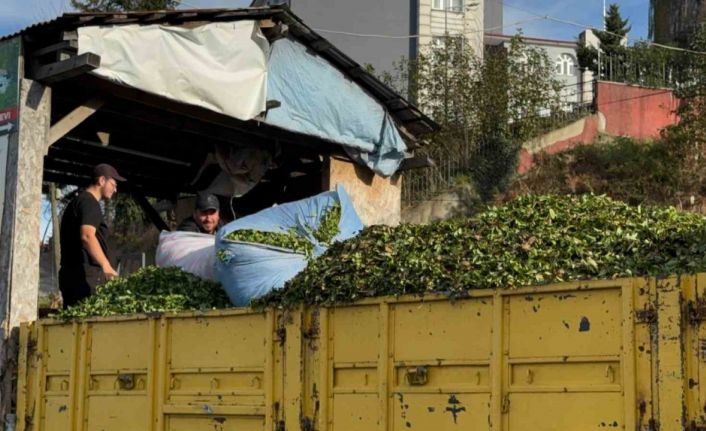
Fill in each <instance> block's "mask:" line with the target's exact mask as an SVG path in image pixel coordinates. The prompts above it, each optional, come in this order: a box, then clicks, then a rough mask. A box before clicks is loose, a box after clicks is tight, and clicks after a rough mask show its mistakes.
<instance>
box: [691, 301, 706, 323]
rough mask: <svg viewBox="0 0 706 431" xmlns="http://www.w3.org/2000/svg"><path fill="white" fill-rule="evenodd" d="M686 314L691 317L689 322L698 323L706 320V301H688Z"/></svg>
mask: <svg viewBox="0 0 706 431" xmlns="http://www.w3.org/2000/svg"><path fill="white" fill-rule="evenodd" d="M686 316H687V318H688V319H689V324H691V325H697V324H699V323H700V322H703V321H704V320H706V303H705V302H704V301H702V300H699V301H687V303H686Z"/></svg>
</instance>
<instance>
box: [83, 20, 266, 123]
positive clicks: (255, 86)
mask: <svg viewBox="0 0 706 431" xmlns="http://www.w3.org/2000/svg"><path fill="white" fill-rule="evenodd" d="M78 35H79V45H78V46H79V54H82V53H85V52H92V53H94V54H98V55H100V57H101V66H100V67H99V68H98V69H96V70H95V71H93V73H94V74H96V75H99V76H102V77H105V78H108V79H110V80H112V81H116V82H118V83H120V84H123V85H127V86H130V87H134V88H138V89H140V90H143V91H147V92H150V93H153V94H158V95H160V96H164V97H166V98H169V99H172V100H176V101H179V102H183V103H188V104H191V105H196V106H201V107H204V108H208V109H210V110H213V111H216V112H219V113H222V114H226V115H229V116H232V117H235V118H238V119H240V120H250V119H252V118H254V117H255V116H257V115H259V114H260V113H262V112H263V111H265V102H266V96H267V52H268V50H269V43H268V42H267V39H266V38H265V37H264V35H263V34H262V32H261V31H260V29H259V27H258V26H257V24H256V22H255V21H236V22H219V23H211V24H206V25H203V26H200V27H197V28H193V29H187V28H183V27H177V26H164V25H147V26H141V25H123V26H106V27H97V26H93V27H81V28H79V29H78Z"/></svg>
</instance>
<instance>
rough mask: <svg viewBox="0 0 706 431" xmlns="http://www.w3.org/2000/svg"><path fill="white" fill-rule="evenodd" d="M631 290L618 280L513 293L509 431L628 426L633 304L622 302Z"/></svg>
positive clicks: (508, 343) (509, 326)
mask: <svg viewBox="0 0 706 431" xmlns="http://www.w3.org/2000/svg"><path fill="white" fill-rule="evenodd" d="M628 288H631V286H630V285H629V284H628V285H626V284H625V282H622V284H621V283H620V282H616V285H615V287H614V288H606V287H605V286H602V287H601V288H596V289H592V288H591V287H590V286H581V288H580V289H579V286H576V285H568V286H567V290H566V291H565V292H546V293H542V292H535V293H532V294H527V295H524V294H523V295H518V294H510V297H509V298H508V300H507V314H506V317H505V318H506V322H505V325H506V327H507V331H506V332H505V336H506V337H507V340H506V342H505V343H506V344H505V345H506V346H507V352H506V361H507V363H506V366H507V374H506V376H507V382H506V384H505V385H504V387H505V390H506V391H507V392H508V393H507V395H506V398H505V401H504V402H503V410H504V411H505V412H506V420H507V422H506V424H507V427H508V428H507V429H508V430H510V431H524V430H528V429H532V430H542V431H545V430H546V431H549V430H557V431H558V430H567V429H575V430H590V429H596V430H598V429H605V427H617V428H623V427H624V426H625V419H626V415H625V411H624V410H625V404H624V403H625V399H624V387H623V380H624V377H625V376H624V375H623V373H624V372H625V370H626V368H625V366H624V361H623V358H624V357H625V354H624V353H625V352H624V351H623V339H624V337H625V336H626V334H627V332H626V331H624V330H623V322H624V321H623V315H624V313H625V310H627V308H628V306H627V304H626V303H625V302H623V298H622V297H623V289H626V290H627V289H628ZM628 369H631V368H630V367H628ZM629 372H631V373H632V371H629ZM629 380H630V381H633V379H632V378H631V379H629Z"/></svg>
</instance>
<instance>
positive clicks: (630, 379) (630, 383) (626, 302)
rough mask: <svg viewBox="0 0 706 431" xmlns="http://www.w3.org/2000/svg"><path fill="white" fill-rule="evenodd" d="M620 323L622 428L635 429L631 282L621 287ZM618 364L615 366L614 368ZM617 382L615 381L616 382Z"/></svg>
mask: <svg viewBox="0 0 706 431" xmlns="http://www.w3.org/2000/svg"><path fill="white" fill-rule="evenodd" d="M622 289H623V290H622V294H621V296H622V300H623V301H622V306H623V309H622V313H621V314H622V318H623V320H622V322H621V326H622V329H623V333H622V343H621V357H620V361H621V363H622V369H621V372H622V382H623V408H624V410H625V418H624V426H625V428H626V429H631V430H632V429H635V425H636V416H637V409H638V407H637V397H636V391H637V384H636V376H635V371H636V362H635V361H636V350H637V349H636V347H635V283H634V282H633V281H632V280H631V281H629V282H626V283H625V284H623V286H622ZM618 366H620V364H616V368H617V367H618ZM616 381H617V380H616Z"/></svg>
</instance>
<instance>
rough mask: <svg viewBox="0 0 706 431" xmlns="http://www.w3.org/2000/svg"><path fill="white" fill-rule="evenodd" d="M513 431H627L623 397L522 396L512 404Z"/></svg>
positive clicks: (515, 396)
mask: <svg viewBox="0 0 706 431" xmlns="http://www.w3.org/2000/svg"><path fill="white" fill-rule="evenodd" d="M509 408H510V411H511V414H510V425H509V429H510V430H512V431H515V430H519V431H529V430H532V431H568V430H577V431H579V430H580V431H589V430H595V431H605V430H616V429H617V430H620V429H626V428H624V425H623V419H622V418H623V403H622V397H621V395H620V393H617V392H616V393H546V394H542V396H537V394H532V393H523V394H514V395H513V397H512V400H511V402H510V406H509Z"/></svg>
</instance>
